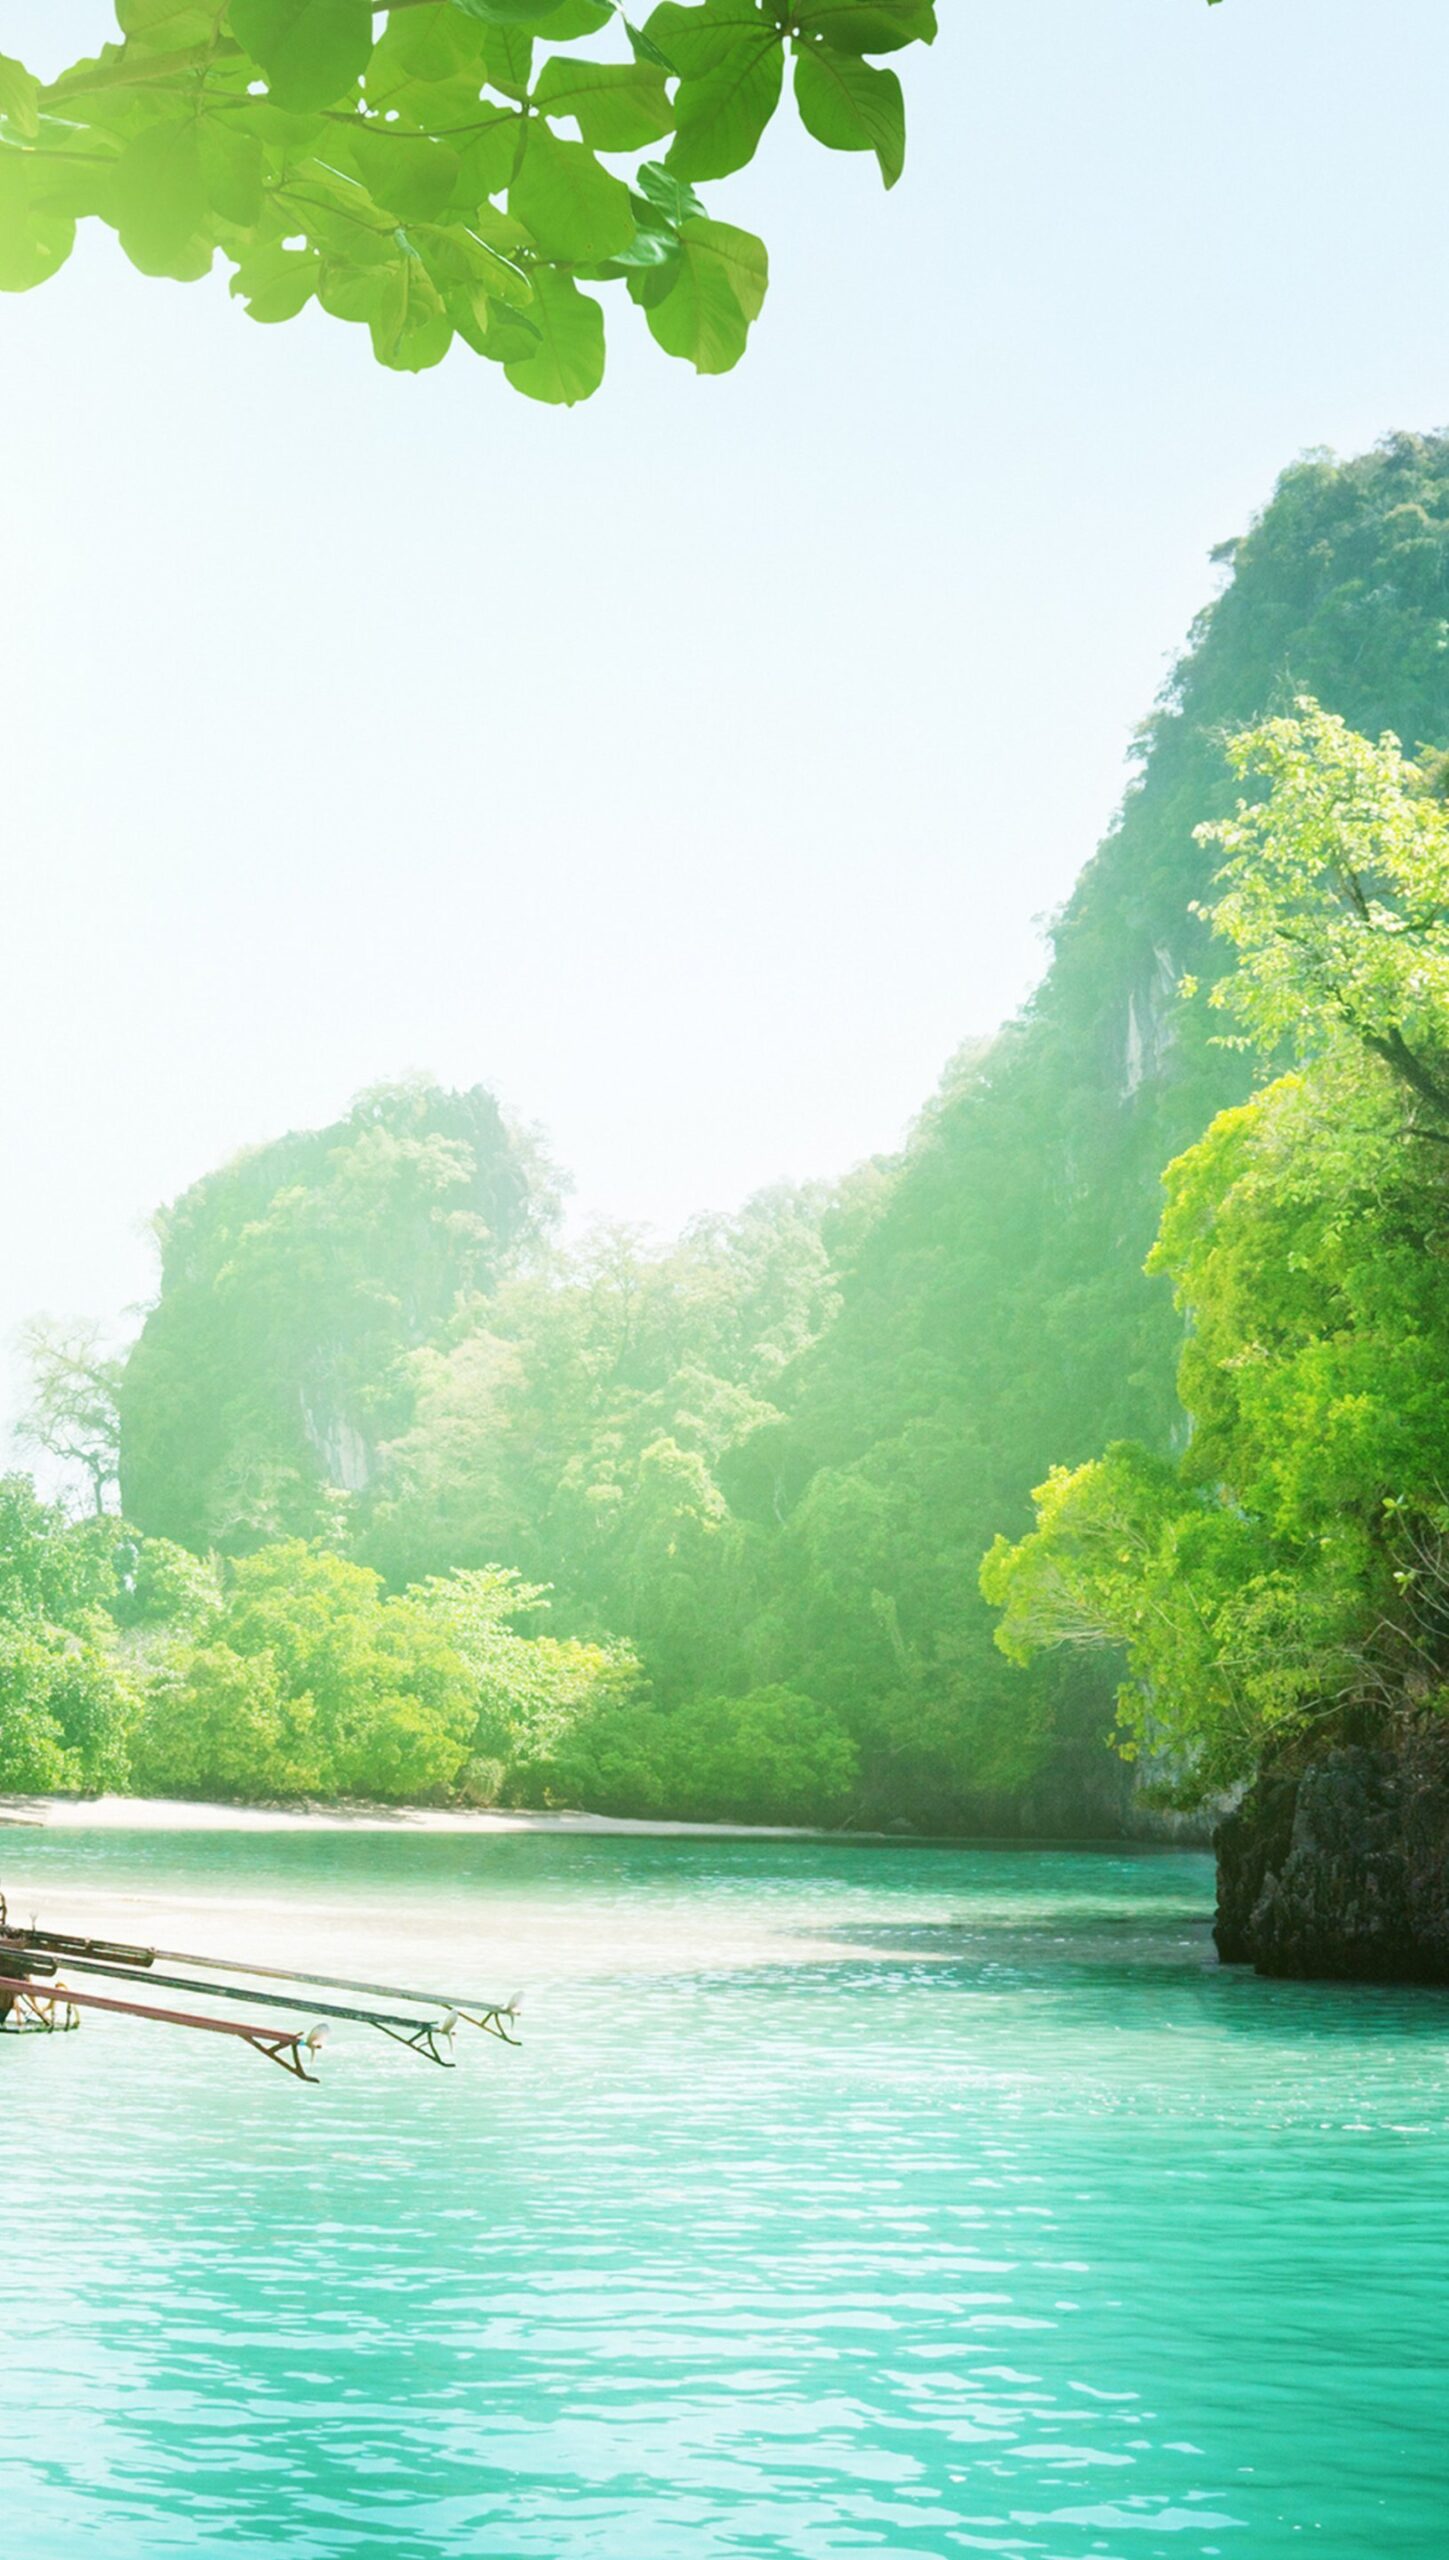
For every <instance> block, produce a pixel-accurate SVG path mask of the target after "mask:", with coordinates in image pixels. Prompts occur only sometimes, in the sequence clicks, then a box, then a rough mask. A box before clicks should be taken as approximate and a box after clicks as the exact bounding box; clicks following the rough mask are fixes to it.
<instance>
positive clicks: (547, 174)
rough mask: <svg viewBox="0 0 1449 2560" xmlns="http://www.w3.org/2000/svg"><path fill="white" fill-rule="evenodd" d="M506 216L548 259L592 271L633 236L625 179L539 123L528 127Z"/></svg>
mask: <svg viewBox="0 0 1449 2560" xmlns="http://www.w3.org/2000/svg"><path fill="white" fill-rule="evenodd" d="M508 210H509V212H510V213H511V214H514V215H516V217H517V219H518V220H519V221H520V222H522V223H525V224H526V225H527V227H528V229H529V230H530V231H531V232H532V234H533V237H534V239H535V240H536V241H537V243H538V245H539V248H540V249H541V250H542V251H543V253H544V255H545V256H546V257H549V258H566V259H568V260H570V261H576V262H579V263H581V264H584V265H593V264H595V263H597V261H599V260H600V259H603V258H611V257H612V256H613V254H614V251H615V250H616V249H622V248H623V247H624V245H625V243H626V241H629V240H632V238H633V236H634V214H633V209H632V207H631V205H630V203H629V190H628V188H627V187H626V186H625V184H624V181H623V179H622V178H616V177H614V176H612V175H611V173H610V171H609V170H607V169H601V168H600V166H599V163H598V161H597V160H596V159H595V158H594V155H593V153H592V151H590V150H589V149H588V148H587V146H586V145H585V144H584V143H582V142H561V141H560V140H559V137H558V135H557V134H556V133H552V132H550V130H549V128H548V126H547V125H546V124H543V123H541V122H534V123H532V124H530V125H529V128H528V140H527V144H526V147H525V150H524V154H523V165H522V167H521V168H520V170H519V172H518V175H517V177H516V178H515V179H514V180H513V183H512V185H511V186H510V188H509V190H508Z"/></svg>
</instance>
